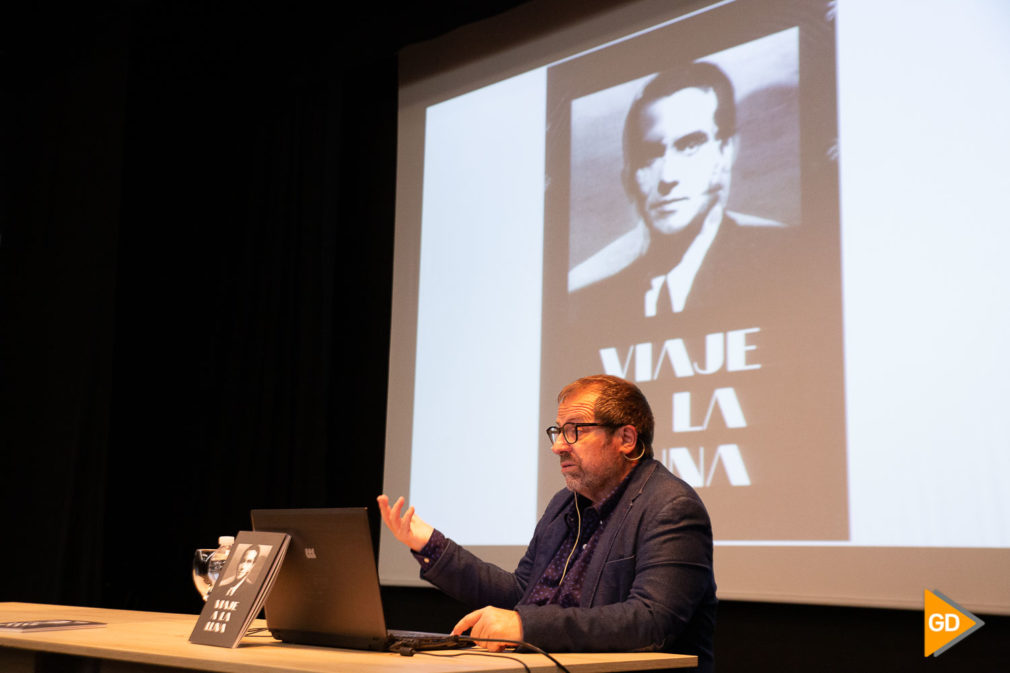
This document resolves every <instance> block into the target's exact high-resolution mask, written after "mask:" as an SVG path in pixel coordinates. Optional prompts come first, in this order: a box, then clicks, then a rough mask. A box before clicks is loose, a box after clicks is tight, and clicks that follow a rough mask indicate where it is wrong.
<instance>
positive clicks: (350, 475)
mask: <svg viewBox="0 0 1010 673" xmlns="http://www.w3.org/2000/svg"><path fill="white" fill-rule="evenodd" d="M517 4H519V3H518V2H517V1H516V0H511V1H509V0H498V1H497V2H477V3H473V2H462V1H455V2H446V1H442V2H435V3H425V4H424V6H420V5H418V4H417V3H408V2H394V3H386V4H383V5H382V6H379V5H375V4H369V5H363V6H354V5H351V6H338V5H337V4H330V3H318V4H315V3H306V2H295V3H263V2H260V3H257V2H243V3H237V2H204V1H200V2H196V1H190V2H175V1H172V2H169V1H167V0H165V1H162V2H157V1H153V0H145V1H141V0H136V1H132V2H131V1H121V2H104V3H82V5H75V6H73V7H63V6H62V4H57V3H40V4H39V5H37V6H36V7H34V8H32V9H31V10H30V11H25V9H24V8H19V11H20V13H19V14H17V15H15V14H13V13H12V11H11V10H5V11H4V16H3V17H0V18H2V20H0V24H2V25H3V28H2V31H3V33H2V42H3V44H2V46H0V49H2V52H0V54H2V59H0V60H2V65H0V67H2V73H3V100H4V102H5V104H4V105H3V106H0V107H2V112H0V114H2V115H3V117H2V120H3V130H2V136H0V137H2V142H3V146H2V156H3V158H2V164H0V165H2V171H3V177H4V181H3V183H4V186H3V191H2V192H0V193H2V195H3V209H2V215H3V220H2V229H0V278H2V283H3V294H2V302H3V303H2V304H0V310H2V311H3V313H2V323H0V325H2V327H0V329H2V335H0V336H2V341H0V344H2V348H3V351H2V356H3V359H2V363H3V371H2V376H0V394H2V398H0V402H2V412H0V413H2V414H3V416H2V419H0V420H2V423H0V442H2V446H0V448H2V455H3V464H2V467H3V475H2V479H3V481H2V484H0V486H2V490H3V496H2V497H3V511H4V519H3V523H4V530H5V533H4V534H5V537H6V539H7V540H8V542H9V543H10V545H9V546H8V545H4V547H5V553H4V554H3V555H2V556H3V558H4V572H3V573H2V578H0V583H2V585H0V600H23V601H34V602H54V603H73V604H85V605H102V606H108V607H121V608H135V609H153V610H167V611H181V612H193V611H195V610H198V609H199V607H200V604H199V599H198V596H197V594H196V592H195V589H194V588H193V586H192V581H191V579H190V576H189V566H190V560H191V557H192V553H193V549H194V548H196V547H207V546H215V545H216V540H217V537H218V536H219V535H221V534H234V533H235V532H236V531H238V530H240V529H243V528H248V527H249V510H250V508H253V507H318V506H372V504H373V503H374V498H375V496H376V495H377V494H378V493H379V492H380V489H381V476H382V461H383V445H384V441H385V440H384V437H385V413H386V412H385V409H386V404H385V400H386V386H387V362H388V347H389V320H390V316H389V313H390V293H391V286H392V244H393V213H394V189H395V176H396V166H395V162H396V154H395V152H396V105H397V52H398V50H399V48H400V47H402V46H403V45H404V44H407V43H408V42H412V41H417V40H420V39H427V38H431V37H434V36H437V35H438V34H440V33H442V32H445V31H447V30H450V29H452V28H454V27H456V26H459V25H461V24H463V23H466V22H469V21H473V20H477V19H480V18H484V17H487V16H490V15H491V14H494V13H497V12H500V11H502V10H505V9H508V8H509V7H511V6H513V5H517Z"/></svg>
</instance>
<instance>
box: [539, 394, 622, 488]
mask: <svg viewBox="0 0 1010 673" xmlns="http://www.w3.org/2000/svg"><path fill="white" fill-rule="evenodd" d="M597 395H598V393H597V392H595V391H588V392H582V393H578V394H573V395H569V396H568V397H566V398H565V399H564V401H563V402H561V404H560V405H558V418H557V425H558V427H562V426H564V424H565V423H592V422H594V421H595V413H594V412H593V406H594V404H595V403H596V397H597ZM620 445H621V441H620V437H619V435H618V433H614V434H613V435H612V436H609V437H608V429H607V428H602V427H588V428H579V439H578V441H577V442H575V443H574V444H569V443H568V442H567V440H565V437H564V434H563V433H562V434H561V435H558V439H557V441H556V442H554V445H553V446H552V447H551V450H552V451H553V452H554V453H555V454H556V455H557V456H558V458H560V459H561V475H562V476H563V477H564V478H565V484H566V485H567V486H568V488H569V489H571V490H573V491H575V492H577V493H580V494H582V495H584V496H586V497H587V498H589V499H590V500H592V501H593V502H599V501H600V500H601V499H603V498H604V497H605V496H606V495H607V494H608V493H609V492H610V491H611V490H612V489H613V488H614V487H615V486H617V484H618V483H619V482H620V480H621V479H622V478H624V475H625V473H626V472H627V470H628V469H629V465H630V463H628V461H626V460H625V459H624V457H623V456H622V455H621V451H620V450H619V449H618V447H619V446H620Z"/></svg>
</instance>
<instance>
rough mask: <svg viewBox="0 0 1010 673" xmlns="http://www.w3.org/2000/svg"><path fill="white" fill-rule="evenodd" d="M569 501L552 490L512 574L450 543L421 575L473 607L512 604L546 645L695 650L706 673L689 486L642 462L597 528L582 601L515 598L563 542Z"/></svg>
mask: <svg viewBox="0 0 1010 673" xmlns="http://www.w3.org/2000/svg"><path fill="white" fill-rule="evenodd" d="M572 508H573V497H572V494H571V492H570V491H568V490H567V489H565V490H562V491H560V492H559V493H558V494H557V495H555V496H554V498H553V499H552V500H551V502H550V503H549V504H548V505H547V509H546V511H545V512H544V515H543V517H542V518H541V519H540V521H539V523H537V527H536V530H535V531H534V533H533V539H532V541H531V542H530V545H529V547H528V548H527V550H526V554H525V555H524V556H523V558H522V560H521V561H520V562H519V566H518V567H517V568H516V570H515V572H512V573H510V572H507V571H505V570H502V569H501V568H499V567H497V566H494V565H491V564H489V563H485V562H484V561H481V560H480V559H478V558H477V557H476V556H474V555H473V554H471V553H470V552H468V551H466V550H465V549H463V548H462V547H460V546H459V545H457V544H455V543H454V542H452V541H449V542H448V547H447V548H446V550H445V552H444V553H443V554H442V555H441V556H440V557H439V558H438V560H437V561H435V562H434V563H432V564H431V565H430V566H428V567H426V568H424V569H423V571H422V573H421V576H422V577H423V578H424V579H425V580H427V581H429V582H431V583H432V584H434V585H435V586H437V587H438V588H440V589H441V590H443V591H444V592H445V593H447V594H449V595H450V596H452V597H454V598H456V599H457V600H459V601H461V602H463V603H465V604H467V605H469V606H471V608H472V609H477V608H480V607H484V606H485V605H493V606H495V607H500V608H506V609H515V610H516V611H517V612H518V613H519V615H520V617H521V619H522V624H523V639H524V640H526V641H527V642H529V643H531V644H533V645H536V646H537V647H540V648H543V649H544V650H547V651H549V652H565V651H568V652H591V651H598V652H603V651H611V652H614V651H664V652H676V653H680V654H695V655H697V656H698V670H700V671H708V670H711V668H712V637H713V632H714V629H715V612H716V596H715V589H716V587H715V578H714V575H713V572H712V526H711V523H710V522H709V518H708V512H707V511H706V510H705V506H704V504H702V502H701V498H699V497H698V494H697V493H696V492H695V491H694V489H693V488H691V487H690V486H689V485H687V484H686V483H685V482H684V481H682V480H681V479H679V478H678V477H676V476H674V475H673V474H671V473H670V471H669V470H667V469H666V468H665V467H663V466H662V465H661V464H660V463H658V462H657V461H655V460H651V459H650V460H645V461H643V462H642V464H641V465H639V466H638V467H637V468H636V469H635V470H634V472H632V475H631V481H630V482H629V484H628V488H627V489H626V490H625V492H624V495H623V496H622V497H621V499H620V501H619V502H618V504H617V507H616V508H615V509H614V511H613V513H612V514H611V518H610V520H609V521H608V522H607V524H606V526H605V527H604V529H603V531H602V537H601V538H600V541H599V544H598V545H597V547H596V551H595V553H594V554H593V558H592V560H591V561H590V563H589V566H588V568H587V571H586V578H585V583H584V585H583V589H582V595H581V598H580V605H579V606H578V607H570V608H563V607H561V606H559V605H544V606H537V605H519V603H520V602H521V601H522V600H523V599H524V598H525V597H526V596H527V595H528V593H529V592H530V591H532V590H533V587H534V586H535V584H536V581H537V580H538V579H539V578H540V576H541V575H542V574H543V572H544V570H545V569H546V568H547V565H548V564H549V563H550V562H551V559H553V558H554V555H555V553H556V552H557V550H558V547H559V546H560V545H561V543H562V542H563V541H564V539H565V536H566V535H567V533H568V526H567V524H566V522H565V515H566V514H567V513H568V512H570V511H573V510H572Z"/></svg>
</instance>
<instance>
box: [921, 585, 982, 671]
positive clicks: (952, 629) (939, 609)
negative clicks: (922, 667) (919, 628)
mask: <svg viewBox="0 0 1010 673" xmlns="http://www.w3.org/2000/svg"><path fill="white" fill-rule="evenodd" d="M924 605H925V609H924V613H925V615H924V616H925V626H924V633H925V640H926V654H925V655H924V656H927V657H928V656H929V655H931V654H932V655H933V656H934V657H938V656H940V655H941V654H943V653H944V652H946V651H947V650H949V649H950V648H951V647H953V646H954V645H956V644H957V643H959V642H960V641H962V640H964V639H965V638H967V637H968V635H969V634H971V633H973V632H974V631H976V630H978V629H980V628H982V625H983V624H985V622H983V621H982V620H981V619H979V618H978V617H976V616H975V615H973V614H971V613H970V612H968V611H967V610H965V609H964V608H962V607H961V606H960V605H958V604H957V603H955V602H954V601H952V600H950V599H949V598H947V597H946V596H944V595H943V594H941V593H940V592H939V591H936V590H935V589H934V590H933V591H929V590H926V591H925V592H924Z"/></svg>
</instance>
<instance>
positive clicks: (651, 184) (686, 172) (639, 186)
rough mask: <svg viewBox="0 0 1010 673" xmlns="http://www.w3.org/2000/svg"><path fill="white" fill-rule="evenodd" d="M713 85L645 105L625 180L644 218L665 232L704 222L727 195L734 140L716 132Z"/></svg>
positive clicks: (671, 232)
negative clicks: (638, 138) (723, 137)
mask: <svg viewBox="0 0 1010 673" xmlns="http://www.w3.org/2000/svg"><path fill="white" fill-rule="evenodd" d="M717 105H718V99H717V98H716V95H715V92H714V91H705V90H702V89H696V88H689V89H681V90H680V91H677V92H675V93H674V94H673V95H671V96H667V97H666V98H660V99H659V100H656V101H653V102H652V103H650V104H648V105H646V106H645V107H644V108H642V110H641V118H640V120H639V122H640V123H639V128H640V129H641V131H642V136H641V141H640V142H639V143H638V145H637V146H632V147H631V148H630V150H629V151H630V154H631V156H630V157H629V165H628V168H627V169H626V170H627V171H628V174H627V175H626V176H625V186H626V188H627V189H628V192H629V194H630V196H631V198H632V199H633V200H634V201H635V205H636V206H637V207H638V211H639V213H640V214H641V216H642V219H644V220H645V222H646V223H647V224H649V225H650V226H651V227H652V229H653V230H654V231H656V232H658V233H661V234H675V233H678V232H681V231H683V230H685V229H687V228H688V227H690V226H691V225H693V224H700V223H701V222H702V221H703V220H704V219H705V217H706V216H707V215H708V213H709V212H710V211H711V210H712V207H713V206H714V205H715V204H716V203H717V202H718V201H719V200H720V199H723V200H725V198H726V196H727V195H726V194H725V192H726V191H728V188H729V175H730V170H731V169H732V166H733V155H734V152H735V144H734V143H735V141H734V140H733V139H727V140H725V141H723V140H719V139H718V138H717V137H716V132H717V127H716V124H715V110H716V107H717Z"/></svg>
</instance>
